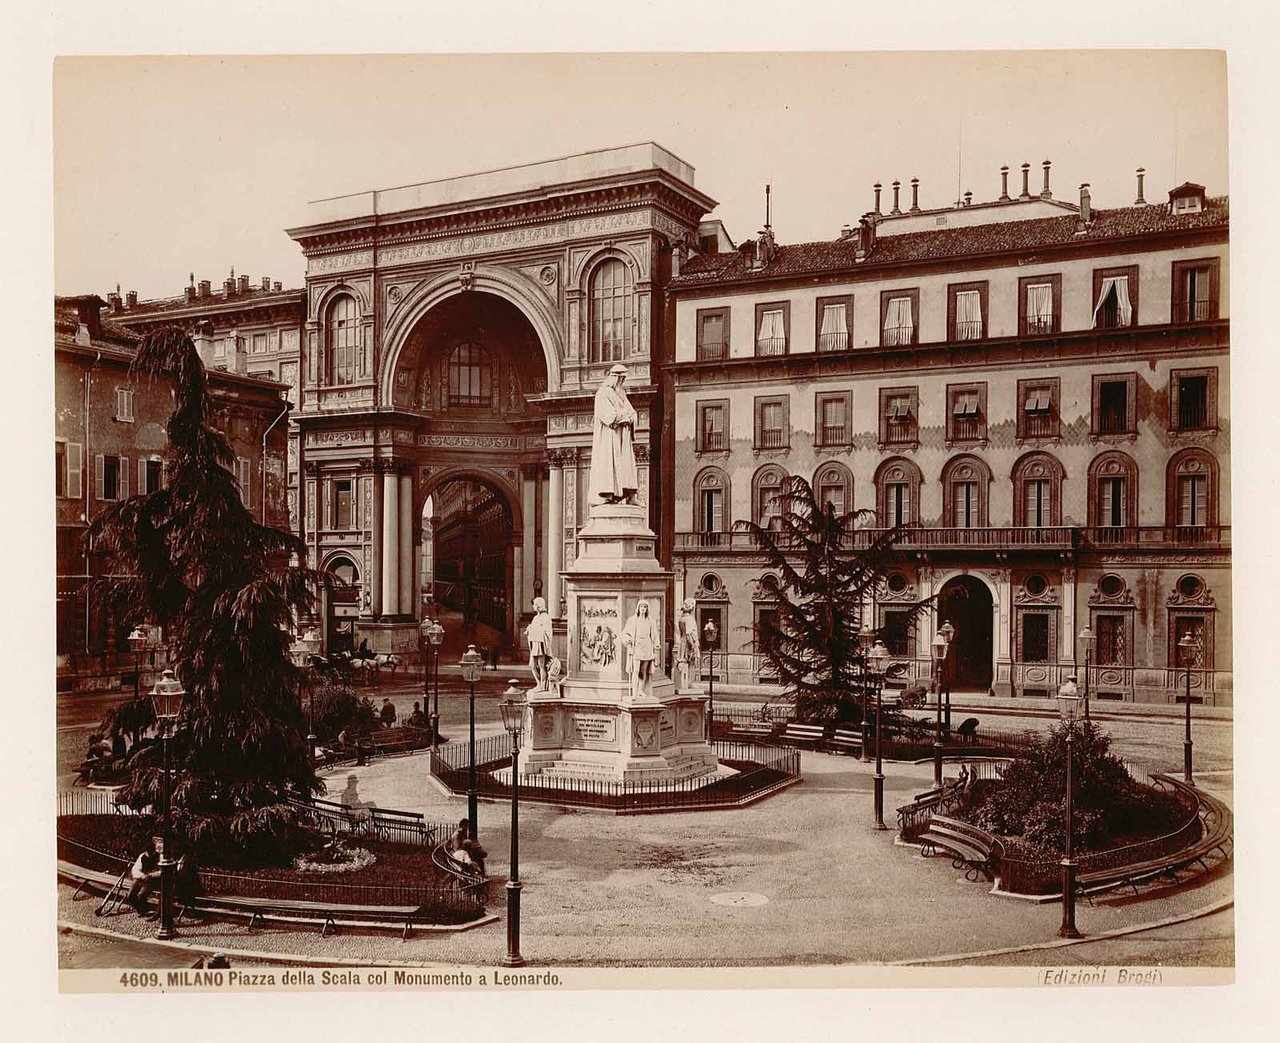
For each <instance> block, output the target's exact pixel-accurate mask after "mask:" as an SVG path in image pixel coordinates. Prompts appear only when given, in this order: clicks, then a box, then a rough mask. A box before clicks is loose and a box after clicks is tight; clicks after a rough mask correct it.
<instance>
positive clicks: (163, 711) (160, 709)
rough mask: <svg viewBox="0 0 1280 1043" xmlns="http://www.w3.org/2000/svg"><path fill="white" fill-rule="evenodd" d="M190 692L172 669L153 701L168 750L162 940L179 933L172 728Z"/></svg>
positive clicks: (162, 742) (160, 682)
mask: <svg viewBox="0 0 1280 1043" xmlns="http://www.w3.org/2000/svg"><path fill="white" fill-rule="evenodd" d="M186 694H187V693H186V692H184V691H183V690H182V682H180V681H179V680H178V679H177V678H176V677H174V676H173V671H172V670H168V669H166V670H165V671H164V673H163V674H162V675H161V676H160V680H158V681H157V682H156V685H155V687H154V688H153V689H152V690H151V703H152V706H153V707H154V709H155V714H156V725H157V728H158V730H159V732H160V745H161V747H162V749H163V751H164V753H163V760H162V771H163V772H164V787H163V792H164V817H163V819H162V823H163V824H162V825H161V827H160V929H159V930H158V931H156V937H157V938H160V939H168V938H173V937H175V936H176V935H177V933H178V932H177V931H176V930H174V927H173V866H174V861H173V844H172V842H171V840H170V836H169V730H170V728H172V727H173V725H174V724H175V723H177V720H178V713H179V712H180V711H181V709H182V697H183V696H184V695H186Z"/></svg>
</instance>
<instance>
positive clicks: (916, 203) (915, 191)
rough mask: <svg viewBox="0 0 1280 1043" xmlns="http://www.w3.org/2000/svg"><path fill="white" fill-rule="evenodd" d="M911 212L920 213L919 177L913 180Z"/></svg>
mask: <svg viewBox="0 0 1280 1043" xmlns="http://www.w3.org/2000/svg"><path fill="white" fill-rule="evenodd" d="M911 212H912V213H913V214H918V213H920V179H919V178H918V177H913V178H912V179H911Z"/></svg>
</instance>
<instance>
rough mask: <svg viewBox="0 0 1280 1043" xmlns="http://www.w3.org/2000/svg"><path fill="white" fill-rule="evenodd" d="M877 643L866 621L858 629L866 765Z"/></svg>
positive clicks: (874, 633)
mask: <svg viewBox="0 0 1280 1043" xmlns="http://www.w3.org/2000/svg"><path fill="white" fill-rule="evenodd" d="M875 641H876V632H875V631H874V630H872V629H871V624H870V623H869V622H866V621H865V620H864V621H863V623H862V626H861V627H860V628H859V629H858V651H859V652H861V653H862V666H863V670H864V673H863V675H862V753H861V755H860V757H861V759H862V761H863V762H864V763H865V762H866V761H868V760H870V759H871V751H870V749H869V747H868V744H867V722H868V721H869V720H871V705H870V704H871V697H870V694H869V693H868V692H867V685H868V683H870V680H871V673H870V658H871V648H872V646H873V645H874V644H875Z"/></svg>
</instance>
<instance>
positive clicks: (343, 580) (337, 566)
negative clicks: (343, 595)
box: [329, 557, 360, 587]
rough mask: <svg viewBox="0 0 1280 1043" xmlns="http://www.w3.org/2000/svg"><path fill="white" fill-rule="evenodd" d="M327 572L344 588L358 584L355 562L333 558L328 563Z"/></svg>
mask: <svg viewBox="0 0 1280 1043" xmlns="http://www.w3.org/2000/svg"><path fill="white" fill-rule="evenodd" d="M329 571H330V572H331V573H333V577H334V579H336V580H337V581H338V582H339V583H340V584H342V585H343V586H344V587H354V586H355V585H356V584H357V583H359V582H360V570H359V569H357V568H356V565H355V562H353V561H352V560H351V559H350V558H347V557H337V558H334V559H333V561H331V562H330V563H329Z"/></svg>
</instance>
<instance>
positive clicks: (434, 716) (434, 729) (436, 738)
mask: <svg viewBox="0 0 1280 1043" xmlns="http://www.w3.org/2000/svg"><path fill="white" fill-rule="evenodd" d="M433 651H434V652H435V654H436V697H435V702H434V704H433V709H432V711H431V748H432V749H433V750H438V749H439V748H440V646H439V645H435V646H433Z"/></svg>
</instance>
